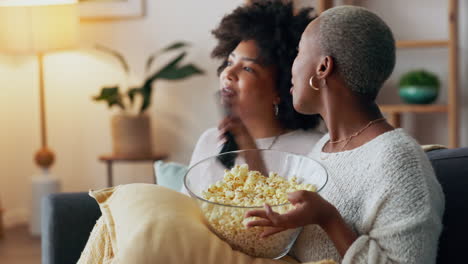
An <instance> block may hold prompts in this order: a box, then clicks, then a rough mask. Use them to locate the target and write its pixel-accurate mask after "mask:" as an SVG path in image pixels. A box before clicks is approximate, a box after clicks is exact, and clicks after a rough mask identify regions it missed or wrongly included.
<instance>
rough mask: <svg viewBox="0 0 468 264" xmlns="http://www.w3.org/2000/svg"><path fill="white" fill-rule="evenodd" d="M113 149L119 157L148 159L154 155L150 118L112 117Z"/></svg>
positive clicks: (145, 116) (138, 116)
mask: <svg viewBox="0 0 468 264" xmlns="http://www.w3.org/2000/svg"><path fill="white" fill-rule="evenodd" d="M111 124H112V126H111V127H112V148H113V153H114V155H116V156H119V157H132V158H133V157H148V156H150V155H151V154H152V144H151V122H150V118H149V116H147V115H145V114H143V115H136V116H134V115H125V114H119V115H115V116H113V117H112V121H111Z"/></svg>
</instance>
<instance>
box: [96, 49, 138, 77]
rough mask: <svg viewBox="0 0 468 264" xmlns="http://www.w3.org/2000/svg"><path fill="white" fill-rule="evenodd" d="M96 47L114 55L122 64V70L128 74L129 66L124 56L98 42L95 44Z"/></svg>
mask: <svg viewBox="0 0 468 264" xmlns="http://www.w3.org/2000/svg"><path fill="white" fill-rule="evenodd" d="M96 49H98V50H101V51H104V52H107V53H109V54H111V55H113V56H114V57H116V58H117V59H118V60H119V62H120V64H121V65H122V67H123V69H124V71H125V72H126V73H127V74H130V67H129V66H128V63H127V61H126V60H125V58H124V56H123V55H122V54H121V53H120V52H118V51H116V50H113V49H111V48H108V47H105V46H102V45H99V44H96Z"/></svg>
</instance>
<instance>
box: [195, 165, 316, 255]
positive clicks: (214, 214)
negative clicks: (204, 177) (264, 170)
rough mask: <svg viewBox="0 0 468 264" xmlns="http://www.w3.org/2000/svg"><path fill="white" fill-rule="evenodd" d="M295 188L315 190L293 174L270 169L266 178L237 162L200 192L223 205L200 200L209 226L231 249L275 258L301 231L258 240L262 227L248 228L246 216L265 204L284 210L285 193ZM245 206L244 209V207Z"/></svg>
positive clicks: (280, 210)
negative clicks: (216, 180) (285, 176)
mask: <svg viewBox="0 0 468 264" xmlns="http://www.w3.org/2000/svg"><path fill="white" fill-rule="evenodd" d="M298 190H308V191H316V190H317V188H316V186H315V185H311V184H303V183H299V182H298V179H297V178H296V177H292V178H291V179H289V180H287V179H285V178H283V177H281V176H279V175H278V174H277V173H273V172H270V173H269V177H265V176H263V175H262V174H261V173H260V172H258V171H249V167H248V165H247V164H244V165H236V166H235V167H233V168H232V169H231V170H230V171H229V170H225V172H224V177H223V180H222V181H218V182H216V183H215V184H212V185H210V186H209V187H208V189H207V190H206V191H204V192H202V197H203V198H204V199H206V200H208V201H210V202H215V203H219V204H223V205H224V206H222V205H217V204H211V203H206V202H204V201H201V200H198V202H199V203H201V208H202V211H203V213H204V214H205V217H206V219H207V220H208V223H209V224H210V228H211V229H212V231H213V232H215V233H216V234H217V235H218V236H219V237H221V238H222V239H223V240H225V241H227V242H228V243H229V244H230V245H231V246H232V247H233V248H234V249H237V250H240V251H242V252H244V253H246V254H249V255H251V256H255V257H265V258H277V257H280V256H282V255H284V254H286V253H287V251H288V250H289V248H290V247H291V246H292V243H293V242H294V240H295V239H296V237H297V235H298V234H299V232H300V228H297V229H289V230H286V231H283V232H281V233H277V234H275V235H272V236H269V237H267V238H264V239H262V240H259V239H258V238H259V237H260V234H261V233H262V232H263V231H264V229H265V228H264V227H253V228H249V229H247V228H246V227H245V225H246V224H247V222H249V221H251V220H253V219H252V218H250V219H245V218H244V215H245V213H246V212H247V211H248V210H252V209H253V208H248V207H258V206H263V205H264V204H265V203H268V204H269V205H271V206H272V210H273V211H275V212H278V213H281V214H283V213H286V212H288V211H289V210H291V209H293V205H291V204H290V203H289V202H288V196H287V194H288V193H290V192H294V191H298ZM246 207H247V208H246Z"/></svg>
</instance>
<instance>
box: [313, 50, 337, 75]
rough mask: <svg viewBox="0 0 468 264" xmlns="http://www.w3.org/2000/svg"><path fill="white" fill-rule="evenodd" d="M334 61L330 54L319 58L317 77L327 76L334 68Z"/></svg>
mask: <svg viewBox="0 0 468 264" xmlns="http://www.w3.org/2000/svg"><path fill="white" fill-rule="evenodd" d="M334 66H335V64H334V61H333V58H332V57H331V56H325V57H323V58H322V59H321V60H320V63H319V64H318V66H317V69H316V76H317V78H318V79H326V78H328V77H329V76H330V75H331V73H332V72H333V69H334Z"/></svg>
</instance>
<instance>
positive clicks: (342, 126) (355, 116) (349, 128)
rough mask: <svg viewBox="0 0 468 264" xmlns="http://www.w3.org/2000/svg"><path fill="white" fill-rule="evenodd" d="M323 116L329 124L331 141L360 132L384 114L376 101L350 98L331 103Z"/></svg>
mask: <svg viewBox="0 0 468 264" xmlns="http://www.w3.org/2000/svg"><path fill="white" fill-rule="evenodd" d="M322 117H323V119H324V121H325V123H326V125H327V128H328V132H329V134H330V141H331V142H334V141H340V140H344V139H346V138H349V137H350V136H351V135H353V134H356V133H358V132H360V130H362V129H363V128H366V126H367V125H368V124H369V123H370V122H372V121H375V120H378V119H380V118H382V114H381V112H380V110H379V108H378V106H377V105H376V104H375V103H374V102H366V101H363V100H360V101H359V100H355V101H352V100H350V101H346V102H340V103H339V104H336V103H335V104H329V105H328V106H326V109H325V110H324V112H323V113H322ZM362 132H364V131H362Z"/></svg>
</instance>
